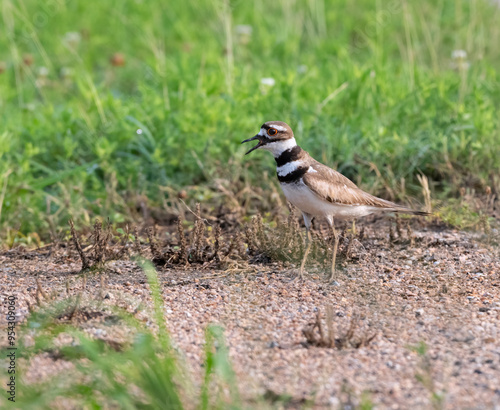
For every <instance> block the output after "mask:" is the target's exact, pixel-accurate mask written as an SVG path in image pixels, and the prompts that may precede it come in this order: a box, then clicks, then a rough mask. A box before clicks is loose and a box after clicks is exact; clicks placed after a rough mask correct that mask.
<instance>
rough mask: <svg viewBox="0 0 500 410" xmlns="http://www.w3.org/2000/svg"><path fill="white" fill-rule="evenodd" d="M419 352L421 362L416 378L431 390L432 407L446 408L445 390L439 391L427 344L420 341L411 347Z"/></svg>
mask: <svg viewBox="0 0 500 410" xmlns="http://www.w3.org/2000/svg"><path fill="white" fill-rule="evenodd" d="M410 349H411V350H413V351H414V352H416V353H417V355H418V358H419V362H418V367H419V371H418V373H416V374H415V378H416V379H417V380H418V381H419V382H420V383H421V384H422V386H423V387H424V388H425V389H426V390H427V391H428V392H429V394H430V400H431V403H432V408H433V409H435V410H440V409H443V408H444V399H445V395H444V392H440V391H438V389H437V387H436V383H435V380H434V374H433V373H434V370H433V368H432V362H431V358H430V356H429V353H428V351H427V350H428V349H427V345H426V344H425V343H424V342H420V343H419V344H418V345H416V346H412V347H411V348H410Z"/></svg>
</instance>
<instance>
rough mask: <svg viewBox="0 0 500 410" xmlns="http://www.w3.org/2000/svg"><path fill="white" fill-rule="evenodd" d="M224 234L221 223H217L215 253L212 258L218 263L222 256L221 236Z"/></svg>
mask: <svg viewBox="0 0 500 410" xmlns="http://www.w3.org/2000/svg"><path fill="white" fill-rule="evenodd" d="M221 235H222V229H221V227H220V225H217V226H216V227H215V234H214V237H215V241H214V253H213V255H212V259H213V260H215V262H216V263H220V256H219V251H220V238H221Z"/></svg>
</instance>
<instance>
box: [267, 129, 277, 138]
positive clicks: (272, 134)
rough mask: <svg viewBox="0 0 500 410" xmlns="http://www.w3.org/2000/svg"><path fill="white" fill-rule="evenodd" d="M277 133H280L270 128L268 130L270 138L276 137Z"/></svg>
mask: <svg viewBox="0 0 500 410" xmlns="http://www.w3.org/2000/svg"><path fill="white" fill-rule="evenodd" d="M277 133H278V131H277V130H276V129H275V128H269V129H268V130H267V135H269V136H270V137H274V136H275V135H276V134H277Z"/></svg>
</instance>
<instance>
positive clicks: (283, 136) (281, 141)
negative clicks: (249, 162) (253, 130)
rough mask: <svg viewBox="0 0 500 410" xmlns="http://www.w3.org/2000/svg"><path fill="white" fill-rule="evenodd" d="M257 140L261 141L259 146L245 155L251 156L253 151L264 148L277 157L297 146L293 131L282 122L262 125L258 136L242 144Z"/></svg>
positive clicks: (269, 122)
mask: <svg viewBox="0 0 500 410" xmlns="http://www.w3.org/2000/svg"><path fill="white" fill-rule="evenodd" d="M255 140H257V141H259V142H258V144H257V145H256V146H255V147H253V148H251V149H250V150H249V151H248V152H247V153H246V154H245V155H247V154H250V153H251V152H252V151H253V150H256V149H259V148H262V149H265V150H266V151H270V152H271V153H272V154H273V155H274V156H275V157H276V156H279V154H281V153H282V152H283V151H286V150H287V149H290V148H293V147H294V146H295V145H297V143H296V142H295V138H294V136H293V131H292V129H291V128H290V126H289V125H288V124H287V123H284V122H282V121H268V122H266V123H264V124H262V127H260V131H259V133H258V134H257V135H255V136H254V137H252V138H248V139H246V140H245V141H242V142H241V143H242V144H243V143H245V142H250V141H255Z"/></svg>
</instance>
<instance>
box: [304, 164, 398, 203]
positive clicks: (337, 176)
mask: <svg viewBox="0 0 500 410" xmlns="http://www.w3.org/2000/svg"><path fill="white" fill-rule="evenodd" d="M311 167H312V169H313V170H314V171H317V172H314V171H309V172H307V173H306V174H305V175H304V176H303V181H304V183H305V184H306V185H307V186H308V187H309V189H310V190H311V191H312V192H313V193H314V194H315V195H316V196H318V197H319V198H320V199H322V200H323V201H328V202H331V203H333V204H339V205H366V206H374V207H377V208H381V209H382V208H383V209H391V210H403V209H407V208H404V207H401V206H399V205H397V204H395V203H394V202H390V201H386V200H385V199H381V198H377V197H376V196H373V195H371V194H369V193H367V192H364V191H363V190H361V189H359V188H358V187H357V186H356V184H355V183H354V182H352V181H351V180H350V179H348V178H346V177H345V176H344V175H342V174H341V173H340V172H337V171H335V170H333V169H331V168H329V167H327V166H326V165H323V164H321V163H319V162H317V161H314V162H313V163H312V164H311Z"/></svg>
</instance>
